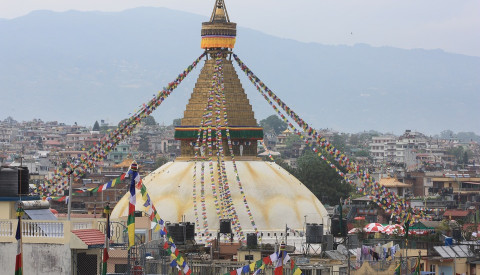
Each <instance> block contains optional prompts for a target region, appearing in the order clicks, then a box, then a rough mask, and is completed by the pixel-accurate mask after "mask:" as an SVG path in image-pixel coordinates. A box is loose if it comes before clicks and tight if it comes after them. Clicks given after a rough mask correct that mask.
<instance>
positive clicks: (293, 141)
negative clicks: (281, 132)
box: [285, 135, 302, 150]
mask: <svg viewBox="0 0 480 275" xmlns="http://www.w3.org/2000/svg"><path fill="white" fill-rule="evenodd" d="M300 144H302V139H301V138H300V137H299V136H298V135H290V136H288V137H287V138H286V139H285V148H286V149H288V150H290V149H292V147H293V146H295V145H300Z"/></svg>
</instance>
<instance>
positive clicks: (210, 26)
mask: <svg viewBox="0 0 480 275" xmlns="http://www.w3.org/2000/svg"><path fill="white" fill-rule="evenodd" d="M236 36H237V24H236V23H232V22H230V18H229V17H228V12H227V8H226V7H225V2H224V1H223V0H216V1H215V6H214V7H213V12H212V16H211V17H210V21H209V22H203V23H202V44H201V47H202V49H221V48H228V49H233V47H234V46H235V37H236Z"/></svg>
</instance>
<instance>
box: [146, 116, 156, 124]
mask: <svg viewBox="0 0 480 275" xmlns="http://www.w3.org/2000/svg"><path fill="white" fill-rule="evenodd" d="M143 123H145V125H149V126H155V125H157V122H156V121H155V118H154V117H153V116H147V117H146V118H144V119H143Z"/></svg>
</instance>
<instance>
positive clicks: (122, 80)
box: [0, 8, 480, 133]
mask: <svg viewBox="0 0 480 275" xmlns="http://www.w3.org/2000/svg"><path fill="white" fill-rule="evenodd" d="M206 20H207V18H206V17H202V16H198V15H192V14H188V13H183V12H178V11H173V10H168V9H163V8H136V9H131V10H127V11H123V12H114V13H106V12H78V11H68V12H62V13H57V12H51V11H36V12H32V13H30V14H28V15H26V16H23V17H19V18H16V19H10V20H1V21H0V41H2V43H0V96H1V98H2V100H0V118H5V117H7V116H12V117H14V118H16V119H19V120H22V119H25V120H26V119H32V118H41V119H43V120H59V121H63V122H69V123H72V122H74V121H76V122H78V123H81V124H86V125H93V122H95V120H100V119H106V120H107V121H109V122H111V123H112V124H116V123H118V121H120V120H121V119H123V118H126V117H128V114H129V113H132V112H133V111H134V110H135V106H138V105H141V104H142V103H143V102H146V101H147V100H149V99H150V98H151V97H152V95H153V94H154V93H156V92H157V91H158V90H160V89H161V88H162V87H163V86H165V85H166V83H168V82H170V81H171V80H173V79H174V78H175V77H176V75H177V74H178V73H180V72H181V71H182V70H183V69H184V68H185V67H186V66H188V65H189V64H190V63H191V62H192V61H193V60H194V59H195V58H196V57H198V56H199V55H200V54H201V52H202V50H201V49H200V26H201V22H203V21H206ZM233 21H235V22H237V23H238V25H239V29H238V36H237V44H236V48H235V49H234V51H235V52H236V53H237V54H238V55H239V57H240V58H241V59H242V60H243V61H244V62H245V63H246V64H247V65H248V66H249V67H250V68H251V69H252V70H253V71H254V72H255V73H256V74H257V75H258V76H259V77H260V78H261V79H262V80H263V81H264V82H265V83H266V84H267V85H268V86H269V87H270V88H271V89H272V90H273V91H275V92H276V93H277V94H278V95H279V96H280V97H281V98H282V99H283V100H284V101H285V102H286V103H287V104H288V105H289V106H290V107H292V108H293V109H294V110H296V111H297V112H298V113H299V114H300V115H301V116H303V117H304V118H305V120H306V121H308V122H310V123H311V124H312V125H313V126H314V127H317V128H327V127H329V128H334V129H337V130H342V131H348V132H355V131H361V130H368V129H376V130H379V131H393V132H395V133H400V132H402V131H403V130H404V129H412V130H415V129H416V130H419V131H422V132H426V133H439V132H440V131H441V130H444V129H452V130H454V131H475V132H477V133H478V132H480V123H478V117H479V116H480V108H479V107H480V93H479V91H480V78H479V77H478V75H480V58H478V57H471V56H464V55H459V54H451V53H446V52H444V51H441V50H422V49H414V50H404V49H397V48H391V47H381V48H378V47H371V46H368V45H363V44H362V45H355V46H331V45H322V44H315V43H302V42H298V41H294V40H289V39H282V38H278V37H273V36H270V35H266V34H263V33H261V32H258V31H255V30H251V29H245V28H241V19H233ZM325 28H328V26H325ZM198 72H199V68H197V69H196V70H195V72H194V73H192V75H190V76H189V77H188V78H187V79H186V80H185V82H184V83H182V85H181V86H180V87H179V88H178V90H177V91H175V92H174V94H172V96H171V97H169V99H168V100H167V101H166V102H165V103H164V104H163V105H162V106H161V107H160V108H159V109H158V110H157V111H156V112H155V113H154V116H155V118H156V120H157V121H160V122H162V121H165V123H166V124H170V123H171V121H172V120H173V119H174V118H177V117H181V116H182V115H183V110H184V108H185V106H186V103H187V100H188V98H189V95H190V92H191V90H192V87H193V86H194V83H195V80H196V77H197V75H198ZM237 73H238V74H239V75H240V76H241V77H242V81H243V82H242V83H243V85H244V88H246V91H247V94H248V96H249V98H250V100H251V102H252V105H253V106H254V111H255V112H256V117H257V120H258V121H259V120H260V119H261V118H264V117H266V116H268V115H270V114H271V113H273V111H272V110H271V109H270V107H269V106H268V104H267V103H266V102H265V101H264V100H263V99H262V98H261V97H259V96H258V95H257V92H256V91H255V89H253V87H252V86H251V85H250V84H249V82H248V81H247V80H245V78H244V77H243V76H242V74H243V73H242V72H241V71H239V70H237Z"/></svg>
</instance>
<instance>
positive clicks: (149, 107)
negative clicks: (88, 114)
mask: <svg viewBox="0 0 480 275" xmlns="http://www.w3.org/2000/svg"><path fill="white" fill-rule="evenodd" d="M205 55H206V52H204V53H202V54H201V55H200V56H199V57H198V58H197V59H196V60H195V61H194V62H193V63H192V64H191V65H190V66H188V67H187V68H186V69H185V70H184V71H183V72H182V73H181V74H179V75H178V76H177V78H176V79H175V80H174V81H172V82H170V83H168V85H167V86H166V87H164V88H163V89H162V90H161V91H160V92H158V94H157V95H156V96H155V97H153V98H152V99H151V100H150V101H149V102H148V103H146V104H145V103H144V104H143V105H142V106H141V107H140V110H139V111H136V112H135V114H134V115H132V116H131V117H130V118H128V119H126V120H125V121H124V122H123V123H121V124H120V125H119V126H118V128H117V129H116V130H114V131H112V132H110V133H109V134H108V135H105V136H104V137H103V138H102V139H101V140H100V141H99V142H98V143H97V144H96V145H95V146H93V147H92V148H91V149H90V150H89V151H88V152H87V154H86V155H85V156H81V157H80V159H79V160H77V161H76V162H75V163H73V162H68V163H67V167H66V168H65V169H63V170H60V171H57V173H56V175H55V176H54V177H53V178H52V179H51V180H48V179H46V180H45V181H44V183H43V184H42V185H41V186H39V188H38V189H37V192H38V193H39V194H41V195H44V196H50V195H51V194H58V193H60V192H62V191H63V190H64V189H65V188H66V186H68V176H69V175H70V174H72V175H73V176H74V178H75V179H76V180H78V179H79V178H80V176H82V175H83V174H85V172H86V171H87V170H88V169H89V168H92V167H93V166H94V165H95V163H96V162H99V161H102V160H103V159H105V158H106V156H107V155H108V153H109V152H110V151H111V150H112V149H114V148H115V147H116V146H117V145H118V144H119V143H120V142H121V141H122V140H124V139H125V138H126V137H128V136H129V135H130V134H131V133H132V132H133V130H134V129H135V127H136V126H137V125H138V124H139V123H140V122H141V120H142V119H144V118H145V117H147V116H149V115H150V114H151V113H152V112H153V111H154V110H155V109H156V108H157V107H158V106H159V105H160V104H161V103H162V102H163V101H164V100H165V99H166V98H167V97H168V96H169V95H170V94H171V93H172V92H173V90H174V89H175V88H177V87H178V85H179V84H180V83H181V82H182V81H183V80H184V79H185V77H186V76H187V75H188V74H189V73H190V72H191V71H192V70H193V69H194V68H195V67H196V66H197V64H198V63H199V62H200V60H201V59H202V58H203V57H204V56H205Z"/></svg>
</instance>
